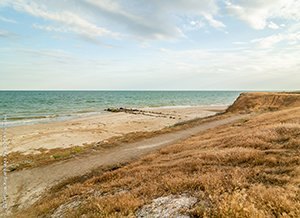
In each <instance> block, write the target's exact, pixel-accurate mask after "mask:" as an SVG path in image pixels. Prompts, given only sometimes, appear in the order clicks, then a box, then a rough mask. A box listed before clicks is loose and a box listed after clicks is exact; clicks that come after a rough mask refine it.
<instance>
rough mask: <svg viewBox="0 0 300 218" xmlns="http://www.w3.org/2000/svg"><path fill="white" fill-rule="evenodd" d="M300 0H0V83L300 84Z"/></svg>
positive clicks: (129, 86) (99, 86) (65, 86)
mask: <svg viewBox="0 0 300 218" xmlns="http://www.w3.org/2000/svg"><path fill="white" fill-rule="evenodd" d="M299 12H300V0H251V1H249V0H225V1H221V0H51V1H49V0H35V1H34V0H13V1H12V0H0V90H8V89H9V90H15V89H17V90H27V89H29V90H44V89H50V90H73V89H80V90H299V89H300V13H299Z"/></svg>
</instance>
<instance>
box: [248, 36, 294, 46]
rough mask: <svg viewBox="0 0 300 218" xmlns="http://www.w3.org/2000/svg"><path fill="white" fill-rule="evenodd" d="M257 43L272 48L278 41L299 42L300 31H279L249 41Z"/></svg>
mask: <svg viewBox="0 0 300 218" xmlns="http://www.w3.org/2000/svg"><path fill="white" fill-rule="evenodd" d="M251 42H252V43H258V45H259V47H260V48H272V47H273V46H274V45H276V44H278V43H280V42H287V43H288V44H295V43H298V42H300V32H298V33H287V34H284V33H279V34H274V35H271V36H267V37H264V38H258V39H254V40H252V41H251Z"/></svg>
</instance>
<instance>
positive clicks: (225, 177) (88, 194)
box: [16, 108, 300, 217]
mask: <svg viewBox="0 0 300 218" xmlns="http://www.w3.org/2000/svg"><path fill="white" fill-rule="evenodd" d="M183 193H185V194H188V195H191V196H194V197H196V198H197V199H198V202H197V204H196V205H194V207H193V208H192V209H190V210H189V211H187V212H188V213H189V215H190V216H193V217H300V108H294V109H287V110H282V111H277V112H269V113H264V114H260V115H256V116H253V117H252V118H249V120H241V121H240V122H237V123H235V124H231V125H226V126H223V127H218V128H215V129H211V130H208V131H206V132H205V133H202V134H200V135H196V136H194V137H191V138H189V139H188V140H185V141H182V142H179V143H177V144H174V145H172V146H168V147H166V148H163V149H161V150H159V151H158V152H155V153H152V154H150V155H147V156H145V157H143V158H142V159H140V160H138V161H135V162H133V163H131V164H128V165H126V166H123V167H120V168H117V167H116V168H114V169H111V170H107V171H105V172H104V173H99V174H98V175H97V174H96V173H94V174H91V175H90V178H89V179H86V180H85V181H83V180H81V181H79V182H74V181H73V182H72V184H70V185H68V186H60V187H59V188H56V189H53V190H52V192H50V193H48V194H47V195H45V197H44V198H43V199H41V200H40V201H39V202H37V203H36V204H35V205H33V206H32V207H31V208H29V209H27V210H25V211H22V212H21V213H19V214H17V215H16V216H17V217H36V216H45V217H46V216H49V215H50V214H52V213H53V212H55V211H56V209H57V208H58V207H59V206H60V205H66V207H65V210H64V213H65V215H66V216H67V217H80V216H82V215H83V214H85V215H86V217H124V216H127V217H134V215H135V212H136V210H137V209H138V208H140V207H141V206H142V205H145V204H148V203H150V202H151V200H153V199H155V198H157V197H160V196H167V195H170V194H175V195H177V194H183ZM74 201H77V202H80V206H79V207H76V210H75V209H72V208H68V207H67V204H68V203H70V202H74Z"/></svg>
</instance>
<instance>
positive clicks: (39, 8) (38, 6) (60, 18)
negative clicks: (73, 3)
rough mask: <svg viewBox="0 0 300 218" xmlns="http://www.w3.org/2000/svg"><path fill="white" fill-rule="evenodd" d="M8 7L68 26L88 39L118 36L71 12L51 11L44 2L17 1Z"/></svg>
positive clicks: (9, 3)
mask: <svg viewBox="0 0 300 218" xmlns="http://www.w3.org/2000/svg"><path fill="white" fill-rule="evenodd" d="M7 5H9V6H11V7H13V8H14V9H15V10H17V11H21V12H25V13H28V14H30V15H32V16H35V17H40V18H43V19H45V20H49V21H54V22H57V23H59V24H61V25H63V26H67V27H69V30H70V31H72V32H75V33H77V34H79V35H83V36H86V37H90V38H95V37H97V36H116V34H115V33H113V32H111V31H109V30H107V29H105V28H103V27H99V26H97V25H96V24H93V23H91V22H89V21H88V20H87V19H84V18H83V17H81V16H78V15H77V14H75V13H73V12H71V11H68V10H50V9H49V8H48V7H47V5H46V4H43V3H42V1H41V2H40V1H39V2H36V1H31V0H15V1H11V2H8V3H7Z"/></svg>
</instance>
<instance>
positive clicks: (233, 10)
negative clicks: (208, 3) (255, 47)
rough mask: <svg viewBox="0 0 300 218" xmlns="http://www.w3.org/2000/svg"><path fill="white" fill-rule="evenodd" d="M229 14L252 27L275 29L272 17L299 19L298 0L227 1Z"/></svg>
mask: <svg viewBox="0 0 300 218" xmlns="http://www.w3.org/2000/svg"><path fill="white" fill-rule="evenodd" d="M226 8H227V11H228V13H229V14H231V15H233V16H236V17H237V18H239V19H240V20H242V21H245V22H247V23H248V24H249V25H250V26H251V27H252V28H254V29H257V30H261V29H264V28H266V27H269V28H273V29H276V28H277V26H276V25H275V23H273V22H272V21H271V22H270V23H269V22H268V21H269V20H272V19H283V20H294V21H299V20H300V13H299V11H300V1H298V0H264V1H260V0H251V1H248V0H237V1H234V3H233V1H231V0H229V1H227V2H226Z"/></svg>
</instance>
